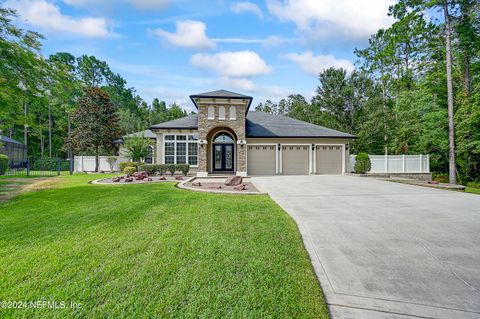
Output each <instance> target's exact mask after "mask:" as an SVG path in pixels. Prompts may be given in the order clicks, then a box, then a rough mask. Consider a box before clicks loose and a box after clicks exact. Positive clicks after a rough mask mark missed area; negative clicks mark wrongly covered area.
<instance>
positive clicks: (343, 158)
mask: <svg viewBox="0 0 480 319" xmlns="http://www.w3.org/2000/svg"><path fill="white" fill-rule="evenodd" d="M345 164H346V161H345V144H342V174H345V171H346V168H345Z"/></svg>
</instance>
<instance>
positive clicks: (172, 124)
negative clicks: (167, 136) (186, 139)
mask: <svg viewBox="0 0 480 319" xmlns="http://www.w3.org/2000/svg"><path fill="white" fill-rule="evenodd" d="M150 128H151V129H155V128H156V129H162V128H164V129H197V128H198V115H197V114H191V115H188V116H185V117H182V118H179V119H176V120H173V121H168V122H163V123H159V124H155V125H152V126H150Z"/></svg>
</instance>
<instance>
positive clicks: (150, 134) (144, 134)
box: [113, 130, 157, 144]
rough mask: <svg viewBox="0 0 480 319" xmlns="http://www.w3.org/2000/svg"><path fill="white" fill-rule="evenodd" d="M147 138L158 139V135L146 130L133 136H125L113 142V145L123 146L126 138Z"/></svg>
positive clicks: (132, 134)
mask: <svg viewBox="0 0 480 319" xmlns="http://www.w3.org/2000/svg"><path fill="white" fill-rule="evenodd" d="M142 135H143V137H146V138H157V134H155V133H153V132H152V131H151V130H145V131H141V132H135V133H131V134H127V135H124V136H123V137H122V138H119V139H118V140H115V141H113V144H123V142H124V139H125V137H135V136H142Z"/></svg>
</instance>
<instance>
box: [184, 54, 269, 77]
mask: <svg viewBox="0 0 480 319" xmlns="http://www.w3.org/2000/svg"><path fill="white" fill-rule="evenodd" d="M190 63H191V64H192V65H193V66H195V67H198V68H201V69H205V70H209V71H213V72H215V73H217V74H218V75H220V76H226V77H252V76H257V75H263V74H268V73H270V72H271V68H270V67H269V66H268V65H267V63H266V62H265V61H264V60H263V59H262V58H261V57H260V56H259V55H258V54H257V53H255V52H253V51H235V52H232V51H224V52H220V53H216V54H205V53H197V54H194V55H193V56H192V58H191V59H190Z"/></svg>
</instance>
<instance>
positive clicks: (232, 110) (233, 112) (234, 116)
mask: <svg viewBox="0 0 480 319" xmlns="http://www.w3.org/2000/svg"><path fill="white" fill-rule="evenodd" d="M228 113H230V114H229V116H230V119H231V120H236V119H237V108H236V107H235V106H233V105H232V106H230V111H229V112H228Z"/></svg>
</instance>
